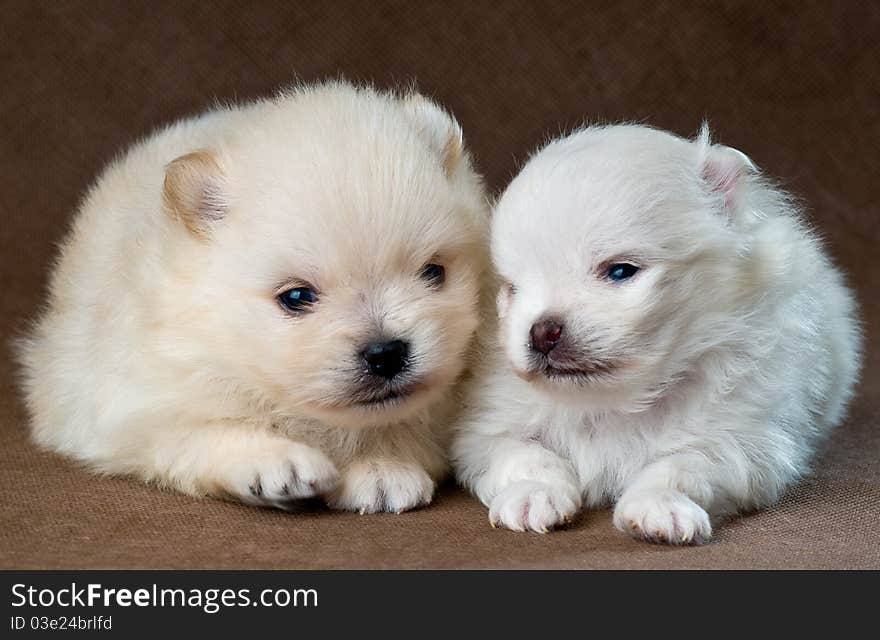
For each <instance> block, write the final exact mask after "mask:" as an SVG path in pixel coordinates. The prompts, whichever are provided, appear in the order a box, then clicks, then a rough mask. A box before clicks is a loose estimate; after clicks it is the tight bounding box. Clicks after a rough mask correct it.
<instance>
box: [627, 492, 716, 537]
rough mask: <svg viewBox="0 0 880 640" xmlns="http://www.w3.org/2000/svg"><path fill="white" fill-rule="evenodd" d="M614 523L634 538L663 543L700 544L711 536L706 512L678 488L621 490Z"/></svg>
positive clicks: (710, 526)
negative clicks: (625, 491) (631, 492)
mask: <svg viewBox="0 0 880 640" xmlns="http://www.w3.org/2000/svg"><path fill="white" fill-rule="evenodd" d="M614 526H615V527H617V528H618V529H620V530H621V531H625V532H626V533H629V534H630V535H631V536H633V537H634V538H639V539H641V540H647V541H648V542H657V543H665V544H702V543H703V542H706V541H707V540H709V538H711V537H712V525H711V524H710V523H709V514H707V513H706V511H705V510H704V509H703V508H702V507H700V505H698V504H697V503H696V502H694V501H693V500H691V499H690V498H688V497H687V496H686V495H685V494H683V493H681V492H680V491H675V490H673V489H661V490H656V491H639V492H636V493H633V494H628V493H624V494H623V496H622V497H621V499H620V501H619V502H618V503H617V506H616V507H615V509H614Z"/></svg>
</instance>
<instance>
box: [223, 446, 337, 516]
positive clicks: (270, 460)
mask: <svg viewBox="0 0 880 640" xmlns="http://www.w3.org/2000/svg"><path fill="white" fill-rule="evenodd" d="M225 476H226V477H225V479H224V483H223V484H224V486H223V489H224V491H225V492H226V493H228V494H231V495H232V496H233V497H235V498H237V499H238V500H241V501H242V502H245V503H247V504H252V505H258V506H265V507H277V508H279V509H291V508H294V507H295V506H296V504H297V502H298V501H300V500H304V499H308V498H314V497H316V496H320V495H322V494H324V493H326V492H328V491H330V490H331V489H333V487H335V486H336V485H337V484H338V482H339V472H338V471H337V470H336V466H335V465H334V464H333V463H332V462H331V461H330V459H329V458H328V457H327V456H325V455H324V454H323V453H321V452H320V451H318V450H317V449H313V448H312V447H309V446H307V445H304V444H300V443H297V442H290V443H284V444H283V445H282V446H280V447H278V448H277V449H273V450H270V451H268V452H266V453H265V454H263V455H260V456H257V457H255V459H253V460H250V459H248V460H240V461H237V462H235V463H232V464H230V466H229V468H228V470H227V473H226V474H225Z"/></svg>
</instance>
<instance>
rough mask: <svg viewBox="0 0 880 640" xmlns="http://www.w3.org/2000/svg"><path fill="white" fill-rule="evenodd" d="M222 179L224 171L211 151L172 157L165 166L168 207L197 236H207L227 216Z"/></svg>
mask: <svg viewBox="0 0 880 640" xmlns="http://www.w3.org/2000/svg"><path fill="white" fill-rule="evenodd" d="M222 181H223V170H222V168H221V167H220V163H219V161H218V160H217V156H216V155H215V154H214V153H213V152H211V151H194V152H192V153H188V154H186V155H185V156H180V157H179V158H176V159H175V160H172V161H171V162H169V163H168V165H167V166H166V167H165V185H164V189H163V191H162V200H163V202H164V204H165V210H166V211H167V212H168V214H169V215H171V216H172V217H173V218H174V219H175V220H178V221H180V222H182V223H183V224H184V225H186V228H187V229H189V231H190V232H191V233H192V234H193V235H196V236H198V237H200V238H206V237H207V236H208V234H209V233H210V231H211V227H212V226H213V225H214V224H216V223H217V222H219V221H220V220H222V219H223V216H224V215H226V207H227V203H226V200H225V198H224V195H223V191H222V186H221V185H222Z"/></svg>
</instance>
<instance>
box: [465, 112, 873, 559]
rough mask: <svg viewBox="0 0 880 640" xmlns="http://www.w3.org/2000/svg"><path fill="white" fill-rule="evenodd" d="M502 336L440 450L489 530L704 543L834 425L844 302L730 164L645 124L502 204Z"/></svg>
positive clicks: (546, 157)
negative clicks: (609, 519) (566, 531)
mask: <svg viewBox="0 0 880 640" xmlns="http://www.w3.org/2000/svg"><path fill="white" fill-rule="evenodd" d="M491 244H492V256H493V259H494V262H495V265H496V267H497V270H498V272H499V273H500V275H501V276H502V277H503V279H504V280H505V281H506V283H507V284H506V286H504V287H503V289H502V290H501V293H500V295H499V298H498V305H499V314H500V317H501V330H500V333H501V337H500V342H501V344H500V345H499V348H498V349H497V356H496V357H495V359H494V360H493V361H491V362H489V363H488V364H487V366H486V370H485V372H484V373H483V374H482V377H483V382H482V388H480V389H479V390H478V391H477V392H476V393H475V394H474V395H473V397H472V398H471V401H470V404H471V407H470V410H469V413H468V415H467V416H466V417H465V419H464V421H463V423H462V425H461V428H460V432H459V434H458V436H457V439H456V441H455V443H454V448H453V452H454V458H455V461H456V462H455V464H456V466H457V472H458V476H459V478H460V479H461V480H462V481H463V483H464V484H465V485H467V486H468V487H469V488H470V489H472V490H473V492H474V493H475V494H476V495H477V496H478V497H479V498H480V500H482V501H483V502H484V503H485V504H486V505H487V506H488V507H489V509H490V515H489V517H490V521H491V522H492V523H493V524H499V525H502V526H505V527H507V528H510V529H514V530H517V531H522V530H533V531H547V530H548V529H550V528H552V527H554V526H556V525H559V524H560V523H562V522H564V521H566V520H567V519H568V518H569V517H570V516H572V515H574V514H575V513H576V512H577V511H578V510H579V509H580V508H581V507H582V506H589V507H592V506H597V505H601V504H604V503H607V502H612V503H614V505H615V507H614V524H615V525H616V526H617V527H618V528H619V529H621V530H624V531H626V532H628V533H630V534H632V535H633V536H635V537H637V538H643V539H646V540H650V541H656V542H668V543H672V544H685V543H698V542H700V541H704V540H706V539H708V538H709V537H710V535H711V531H712V529H711V525H710V516H720V515H723V514H730V513H733V512H736V511H740V510H745V509H753V508H756V507H760V506H762V505H767V504H769V503H772V502H773V501H774V500H776V498H777V497H778V496H779V494H780V492H781V491H782V490H784V489H785V488H786V487H787V486H789V485H791V483H793V482H795V481H796V480H797V479H798V478H799V477H800V476H802V475H803V474H804V473H805V472H807V471H808V464H809V462H810V458H811V457H812V455H813V452H814V450H815V448H816V446H817V444H819V442H820V441H821V440H822V438H823V437H824V436H825V435H826V434H827V433H828V431H829V430H830V429H831V428H832V427H833V426H834V425H836V424H838V423H839V422H840V421H841V419H842V418H843V416H844V412H845V410H846V406H847V403H848V401H849V399H850V397H851V395H852V391H853V385H854V383H855V381H856V377H857V374H858V370H859V361H860V334H859V327H858V323H857V320H856V317H855V315H856V311H855V303H854V301H853V297H852V295H851V293H850V292H849V291H848V290H847V288H846V286H845V284H844V282H843V278H842V277H841V274H840V272H839V271H837V269H835V268H834V266H833V265H832V264H831V262H830V261H829V259H828V257H827V256H826V255H825V253H824V252H823V251H822V248H821V246H820V243H819V241H818V239H817V237H816V235H815V234H814V233H812V232H811V231H810V230H809V229H808V228H807V227H806V226H805V224H804V223H803V221H802V220H801V218H800V216H799V214H798V211H797V209H796V207H795V206H794V205H793V203H792V201H791V200H790V199H789V198H788V197H787V196H786V195H785V194H783V193H781V192H780V191H778V190H777V189H775V188H774V187H773V186H771V185H770V184H769V183H768V182H767V181H766V180H764V179H763V178H761V176H760V175H759V174H758V172H757V169H756V168H755V166H754V165H753V164H752V163H751V162H750V161H749V159H748V158H747V157H746V156H744V155H743V154H742V153H740V152H739V151H736V150H734V149H731V148H727V147H723V146H717V145H712V144H711V143H710V141H709V139H708V134H707V133H706V132H705V130H704V132H703V134H702V135H701V136H700V137H699V139H698V140H696V141H693V142H691V141H687V140H684V139H681V138H678V137H675V136H673V135H671V134H668V133H663V132H661V131H657V130H654V129H650V128H647V127H642V126H611V127H596V128H589V129H586V130H583V131H580V132H578V133H575V134H573V135H571V136H569V137H567V138H564V139H560V140H556V141H554V142H552V143H550V144H549V145H548V146H547V147H545V148H544V149H543V150H541V151H540V152H539V153H538V154H537V155H535V156H534V157H533V158H532V159H531V160H530V161H529V162H528V164H527V165H526V166H525V168H524V169H523V171H522V173H520V174H519V176H517V178H516V179H515V180H514V181H513V183H512V184H511V185H510V186H509V188H508V189H507V190H506V192H505V193H504V194H503V196H502V197H501V198H500V201H499V202H498V205H497V209H496V211H495V214H494V218H493V222H492V240H491Z"/></svg>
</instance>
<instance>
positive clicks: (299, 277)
mask: <svg viewBox="0 0 880 640" xmlns="http://www.w3.org/2000/svg"><path fill="white" fill-rule="evenodd" d="M487 226H488V215H487V213H486V211H485V197H484V192H483V188H482V186H481V183H480V180H479V179H478V177H477V176H476V174H475V173H474V171H473V169H472V168H471V163H470V160H469V158H468V156H467V154H466V152H465V151H464V150H463V148H462V144H461V131H460V128H459V126H458V124H457V123H456V122H455V120H454V119H452V118H451V117H450V116H449V115H448V114H447V113H445V112H444V111H443V110H441V109H440V108H439V107H437V106H436V105H435V104H433V103H432V102H430V101H428V100H427V99H425V98H423V97H422V96H419V95H417V94H410V95H406V96H397V95H392V94H389V93H380V92H377V91H375V90H372V89H369V88H356V87H353V86H351V85H348V84H345V83H330V84H324V85H318V86H310V87H299V88H296V89H293V90H291V91H288V92H285V93H283V94H281V95H279V96H277V97H275V98H273V99H269V100H263V101H259V102H255V103H253V104H248V105H244V106H231V107H226V108H217V109H215V110H213V111H210V112H208V113H205V114H203V115H201V116H199V117H195V118H192V119H189V120H184V121H181V122H178V123H175V124H173V125H171V126H169V127H168V128H166V129H164V130H162V131H160V132H158V133H156V134H155V135H153V136H151V137H149V138H148V139H146V140H144V141H143V142H141V143H139V144H137V145H136V146H134V147H133V148H132V149H131V150H130V151H128V152H127V153H126V154H125V155H124V156H122V157H121V158H120V159H118V160H117V161H116V162H114V163H113V164H112V165H111V166H110V167H109V168H108V169H107V170H106V172H105V173H104V174H103V176H102V177H101V178H100V179H99V180H98V181H97V183H96V184H95V185H94V187H93V188H92V189H91V191H90V193H89V195H88V197H87V198H86V199H85V202H84V204H83V205H82V207H81V210H80V211H79V213H78V215H77V216H76V218H75V222H74V226H73V229H72V231H71V233H70V234H69V236H68V237H67V239H66V240H65V241H64V243H63V245H62V250H61V255H60V258H59V260H58V262H57V265H56V267H55V270H54V273H53V275H52V278H51V284H50V289H49V292H48V297H47V309H46V310H45V313H44V315H43V316H42V319H41V320H40V321H39V323H38V325H37V326H36V328H35V330H34V331H33V333H32V335H31V337H30V338H29V339H28V340H26V341H25V342H24V344H23V345H22V351H21V355H22V360H23V362H24V365H25V385H24V386H25V391H26V397H27V405H28V407H29V410H30V412H31V414H32V418H33V436H34V438H35V439H36V440H37V442H39V443H40V444H42V445H45V446H46V447H49V448H51V449H54V450H56V451H58V452H61V453H63V454H66V455H68V456H71V457H73V458H76V459H77V460H80V461H82V462H85V463H87V464H88V465H89V466H90V467H91V468H92V469H94V470H97V471H99V472H105V473H112V474H133V475H135V476H138V477H140V478H142V479H144V480H146V481H149V482H154V483H157V484H160V485H163V486H167V487H171V488H174V489H177V490H180V491H183V492H185V493H188V494H192V495H213V496H224V497H232V498H235V499H238V500H242V501H244V502H247V503H250V504H258V505H267V506H278V507H282V508H283V507H288V506H291V505H293V504H295V503H296V500H298V499H300V498H309V497H313V496H320V497H322V498H324V499H325V500H327V501H328V502H329V503H330V504H331V505H332V506H334V507H337V508H340V509H351V510H358V511H361V512H365V511H366V512H375V511H383V510H385V511H393V512H400V511H402V510H405V509H410V508H413V507H416V506H418V505H422V504H425V503H427V502H428V501H430V499H431V497H432V494H433V491H434V486H435V482H436V481H437V479H438V478H440V477H441V476H442V475H443V474H444V472H445V470H446V468H447V462H446V460H445V454H444V445H445V444H446V443H445V442H444V431H445V426H446V425H447V424H448V421H449V419H450V412H451V411H452V410H453V409H454V408H455V407H456V406H457V405H458V404H459V403H458V401H457V400H456V397H455V394H456V391H455V389H456V386H455V384H456V381H457V380H458V379H459V378H460V376H461V375H462V373H463V372H464V371H465V369H466V367H467V357H468V355H467V354H468V353H469V352H470V343H471V339H472V335H473V333H474V330H475V328H476V327H477V325H478V321H479V317H478V316H479V308H478V307H479V304H478V303H479V293H480V282H481V278H483V277H484V276H483V275H482V274H483V273H484V272H485V271H486V269H484V262H485V263H488V258H487V257H486V255H485V254H486V253H487V251H486V249H485V247H484V242H485V241H486V239H487V233H486V232H487V229H486V227H487ZM430 263H439V264H441V265H443V266H444V267H445V270H446V278H445V282H443V283H442V285H441V286H436V284H431V283H428V282H426V281H425V279H424V277H422V276H420V272H421V270H422V268H423V266H424V265H426V264H430ZM303 286H308V287H312V288H313V289H314V290H315V291H317V293H318V301H317V303H316V304H314V305H312V306H311V307H309V308H308V309H307V310H305V311H303V312H300V313H291V312H289V311H287V310H285V309H283V308H282V306H281V305H280V304H279V302H278V300H277V298H276V296H277V295H278V294H279V293H281V292H283V291H284V290H285V289H290V288H292V287H303ZM389 339H403V340H406V341H409V343H410V354H409V365H410V367H409V369H407V370H406V372H405V375H402V376H400V377H399V379H398V378H395V379H394V381H393V383H387V384H386V383H384V382H382V381H381V380H380V381H376V380H373V379H371V378H370V379H368V378H369V376H367V375H366V372H365V369H364V362H363V359H362V356H361V355H360V354H361V352H362V350H363V349H364V347H365V346H366V345H368V344H370V343H371V342H373V341H377V340H389ZM387 392H393V393H395V394H402V395H401V397H389V398H386V399H384V400H380V401H374V402H370V400H371V399H372V400H375V398H377V397H384V394H386V393H387ZM407 394H408V395H407Z"/></svg>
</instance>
